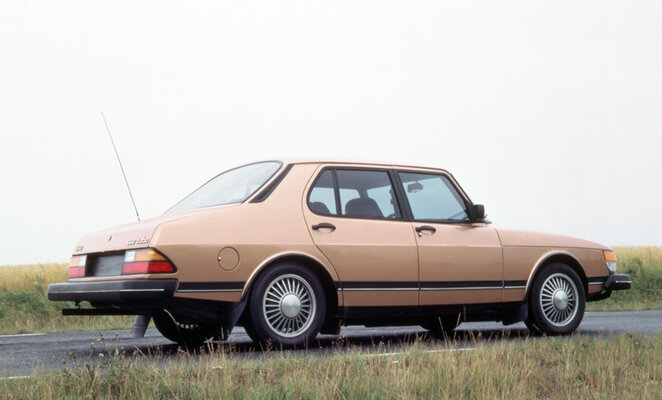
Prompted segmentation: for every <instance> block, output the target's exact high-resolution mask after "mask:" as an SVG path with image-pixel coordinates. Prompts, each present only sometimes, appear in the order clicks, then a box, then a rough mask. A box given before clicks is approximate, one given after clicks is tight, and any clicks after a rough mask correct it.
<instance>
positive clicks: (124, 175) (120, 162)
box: [101, 111, 140, 221]
mask: <svg viewBox="0 0 662 400" xmlns="http://www.w3.org/2000/svg"><path fill="white" fill-rule="evenodd" d="M101 118H103V123H104V124H105V125H106V131H108V137H109V138H110V143H112V144H113V150H115V155H116V156H117V162H118V163H119V164H120V169H121V170H122V176H123V177H124V183H126V188H127V190H128V191H129V196H130V197H131V203H133V209H134V210H136V217H138V221H140V214H138V207H136V202H135V200H133V193H131V187H129V180H128V179H126V174H125V173H124V167H123V166H122V160H120V155H119V153H118V152H117V147H116V146H115V141H114V140H113V135H111V134H110V128H109V127H108V122H106V116H105V115H103V111H101Z"/></svg>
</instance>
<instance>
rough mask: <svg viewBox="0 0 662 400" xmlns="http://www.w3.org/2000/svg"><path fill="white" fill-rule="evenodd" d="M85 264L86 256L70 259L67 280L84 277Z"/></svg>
mask: <svg viewBox="0 0 662 400" xmlns="http://www.w3.org/2000/svg"><path fill="white" fill-rule="evenodd" d="M86 263H87V255H84V256H73V257H71V261H69V274H68V275H69V279H71V278H82V277H84V276H85V264H86Z"/></svg>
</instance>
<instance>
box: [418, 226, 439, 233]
mask: <svg viewBox="0 0 662 400" xmlns="http://www.w3.org/2000/svg"><path fill="white" fill-rule="evenodd" d="M423 231H430V233H435V232H436V231H437V229H436V228H435V227H434V226H430V225H423V226H417V227H416V232H417V233H418V236H422V235H423Z"/></svg>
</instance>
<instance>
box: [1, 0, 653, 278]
mask: <svg viewBox="0 0 662 400" xmlns="http://www.w3.org/2000/svg"><path fill="white" fill-rule="evenodd" d="M542 3H543V2H495V1H491V0H489V1H459V2H445V1H429V2H426V1H402V2H394V1H384V0H378V1H368V2H361V1H356V0H352V1H338V0H334V1H328V2H322V1H263V2H249V1H209V2H189V1H186V2H164V1H153V2H149V1H142V2H141V1H138V2H137V1H126V2H123V1H107V2H97V1H94V2H91V1H66V2H61V1H33V2H28V1H11V2H10V1H5V0H0V135H1V137H0V138H1V139H2V142H1V145H0V166H1V169H0V183H1V186H0V187H1V192H0V198H1V207H0V265H6V264H23V263H36V262H53V261H56V262H64V261H66V260H68V258H69V255H70V253H71V252H72V250H73V248H74V246H75V244H76V242H77V240H78V239H79V237H80V236H82V235H84V234H86V233H89V232H92V231H96V230H100V229H103V228H108V227H111V226H114V225H119V224H123V223H126V222H130V221H132V220H134V219H135V215H134V212H133V209H132V206H131V202H130V199H129V196H128V194H127V191H126V188H125V187H124V181H123V180H122V176H121V172H120V169H119V166H118V164H117V161H116V160H115V155H114V153H113V150H112V147H111V144H110V141H109V139H108V136H107V134H106V132H105V127H104V125H103V120H102V119H101V115H100V111H103V112H104V113H105V115H106V117H107V119H108V123H109V125H110V128H111V130H112V132H113V135H114V138H115V142H116V144H117V147H118V150H119V152H120V155H121V157H122V159H123V162H124V167H125V169H126V172H127V176H128V179H129V181H130V183H131V185H132V189H133V191H134V196H135V200H136V203H137V205H138V208H139V211H140V213H141V215H142V216H143V217H150V216H156V215H159V214H161V213H162V212H163V211H165V210H166V209H167V208H169V207H170V206H172V205H173V204H174V203H176V202H177V201H178V200H179V199H181V198H182V197H184V196H185V195H186V194H188V193H189V192H191V191H192V190H193V189H195V188H196V187H197V186H199V185H200V184H201V183H203V182H205V181H206V180H207V179H209V178H211V177H212V176H213V175H216V174H217V173H219V172H220V171H222V170H225V169H228V168H231V167H234V166H236V165H239V164H242V163H246V162H249V161H254V160H258V159H264V158H274V157H279V156H302V157H323V158H342V159H353V158H357V159H367V160H384V161H392V162H396V163H413V164H420V165H428V166H435V167H442V168H446V169H448V170H450V171H451V172H452V173H453V174H454V175H455V177H456V178H457V179H458V180H459V181H460V183H461V184H462V186H463V187H464V189H465V190H466V191H467V192H468V194H469V196H470V197H471V198H472V200H473V201H474V202H477V203H483V204H485V207H486V210H487V213H488V214H489V218H490V219H492V220H493V222H494V224H495V226H497V227H511V228H521V229H530V230H538V231H547V232H553V233H562V234H567V235H571V236H578V237H582V238H586V239H589V240H593V241H597V242H601V243H604V244H607V245H662V183H661V182H662V181H661V180H660V175H661V173H662V161H660V160H661V156H660V152H661V151H662V24H661V23H660V21H662V2H659V1H625V0H624V1H603V0H601V1H581V2H579V1H575V0H571V1H553V2H547V4H542Z"/></svg>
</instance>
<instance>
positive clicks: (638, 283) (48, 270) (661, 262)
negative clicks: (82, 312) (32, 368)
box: [0, 247, 662, 334]
mask: <svg viewBox="0 0 662 400" xmlns="http://www.w3.org/2000/svg"><path fill="white" fill-rule="evenodd" d="M615 250H616V254H617V256H618V272H620V273H629V274H631V275H632V279H633V284H632V289H631V290H625V291H619V292H614V294H613V295H612V297H611V298H609V299H607V300H603V301H599V302H594V303H589V304H588V308H587V310H588V311H621V310H648V309H659V308H662V247H617V248H615ZM66 280H67V266H66V265H65V264H38V265H25V266H9V267H0V334H15V333H32V332H57V331H67V330H81V329H87V330H101V329H103V330H109V329H129V328H130V327H131V321H132V319H131V317H127V316H94V317H82V316H75V317H74V316H70V317H63V316H62V315H61V310H62V308H68V307H73V303H71V302H51V301H48V299H47V297H46V289H47V287H48V284H49V283H54V282H63V281H66Z"/></svg>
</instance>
